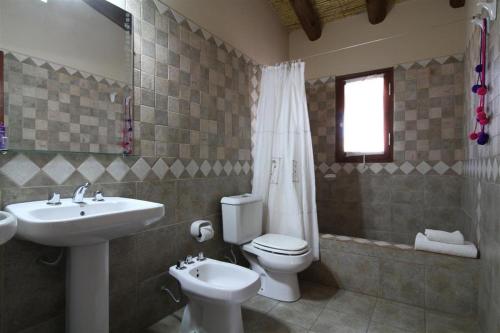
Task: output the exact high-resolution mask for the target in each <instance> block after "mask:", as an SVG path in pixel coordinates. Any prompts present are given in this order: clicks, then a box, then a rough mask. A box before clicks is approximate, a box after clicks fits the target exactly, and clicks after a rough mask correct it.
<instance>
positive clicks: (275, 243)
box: [251, 234, 309, 256]
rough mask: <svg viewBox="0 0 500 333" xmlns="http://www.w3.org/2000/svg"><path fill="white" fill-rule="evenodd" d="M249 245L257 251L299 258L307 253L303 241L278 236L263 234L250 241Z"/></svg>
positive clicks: (307, 248)
mask: <svg viewBox="0 0 500 333" xmlns="http://www.w3.org/2000/svg"><path fill="white" fill-rule="evenodd" d="M251 244H252V246H253V247H255V248H257V249H259V250H262V251H265V252H270V253H274V254H281V255H287V256H299V255H302V254H304V253H307V252H308V251H309V245H308V244H307V242H306V241H305V240H303V239H300V238H296V237H291V236H286V235H279V234H264V235H262V236H259V237H257V238H255V239H254V240H252V243H251Z"/></svg>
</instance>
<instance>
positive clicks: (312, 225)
mask: <svg viewBox="0 0 500 333" xmlns="http://www.w3.org/2000/svg"><path fill="white" fill-rule="evenodd" d="M304 83H305V82H304V63H303V62H294V63H286V64H281V65H278V66H270V67H264V68H263V69H262V79H261V87H260V97H259V104H258V108H257V119H256V133H255V146H254V168H253V190H252V193H253V194H254V195H257V196H260V197H261V198H262V199H263V201H264V216H263V219H264V231H265V232H266V233H277V234H283V235H289V236H293V237H297V238H301V239H304V240H306V241H307V242H308V243H309V246H310V247H311V250H312V252H313V254H314V258H315V259H319V235H318V219H317V214H316V184H315V180H314V160H313V153H312V142H311V131H310V127H309V116H308V114H307V102H306V92H305V84H304Z"/></svg>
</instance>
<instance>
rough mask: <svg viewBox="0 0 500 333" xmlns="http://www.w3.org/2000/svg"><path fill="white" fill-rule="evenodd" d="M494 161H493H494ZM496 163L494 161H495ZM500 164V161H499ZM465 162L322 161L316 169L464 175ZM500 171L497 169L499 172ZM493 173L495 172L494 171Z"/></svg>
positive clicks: (322, 170)
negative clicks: (328, 163) (330, 163)
mask: <svg viewBox="0 0 500 333" xmlns="http://www.w3.org/2000/svg"><path fill="white" fill-rule="evenodd" d="M492 163H493V162H492ZM493 164H494V163H493ZM497 165H498V163H497ZM463 169H464V166H463V162H462V161H458V162H455V163H453V164H450V165H448V164H446V163H445V162H443V161H438V162H436V161H432V162H431V161H419V162H409V161H404V162H394V163H366V167H363V164H352V163H345V164H344V163H333V164H332V165H327V164H326V163H321V164H320V165H317V166H316V170H317V171H318V172H319V173H320V174H323V175H324V174H327V173H330V172H332V171H333V172H334V173H346V174H351V173H359V174H372V175H377V174H386V175H394V174H405V175H408V174H415V173H416V174H421V175H427V174H430V175H462V174H463ZM498 172H500V171H499V170H497V173H498ZM492 175H493V173H492Z"/></svg>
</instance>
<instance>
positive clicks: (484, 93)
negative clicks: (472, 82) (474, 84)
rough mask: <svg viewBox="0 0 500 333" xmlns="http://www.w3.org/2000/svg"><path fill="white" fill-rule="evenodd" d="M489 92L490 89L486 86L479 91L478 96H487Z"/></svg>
mask: <svg viewBox="0 0 500 333" xmlns="http://www.w3.org/2000/svg"><path fill="white" fill-rule="evenodd" d="M487 92H488V88H486V87H485V86H482V87H480V88H479V89H478V90H477V94H478V95H479V96H484V95H486V93H487Z"/></svg>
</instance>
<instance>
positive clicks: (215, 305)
mask: <svg viewBox="0 0 500 333" xmlns="http://www.w3.org/2000/svg"><path fill="white" fill-rule="evenodd" d="M169 272H170V275H172V276H173V277H175V278H176V279H177V280H178V281H179V283H180V285H181V288H182V291H183V292H184V294H185V295H186V296H187V297H188V299H189V301H188V304H187V305H186V308H185V310H184V316H183V318H182V324H181V333H188V332H200V333H221V332H224V333H242V332H243V321H242V318H241V303H243V302H244V301H246V300H247V299H249V298H250V297H252V296H254V295H256V294H257V291H258V290H259V288H260V279H259V275H258V274H257V273H255V272H254V271H252V270H250V269H247V268H244V267H241V266H238V265H234V264H230V263H225V262H222V261H217V260H213V259H208V258H206V259H203V260H198V259H195V260H194V262H193V263H192V264H186V265H185V266H182V267H178V266H172V267H170V269H169Z"/></svg>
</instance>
